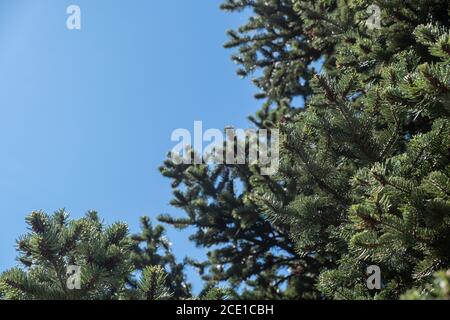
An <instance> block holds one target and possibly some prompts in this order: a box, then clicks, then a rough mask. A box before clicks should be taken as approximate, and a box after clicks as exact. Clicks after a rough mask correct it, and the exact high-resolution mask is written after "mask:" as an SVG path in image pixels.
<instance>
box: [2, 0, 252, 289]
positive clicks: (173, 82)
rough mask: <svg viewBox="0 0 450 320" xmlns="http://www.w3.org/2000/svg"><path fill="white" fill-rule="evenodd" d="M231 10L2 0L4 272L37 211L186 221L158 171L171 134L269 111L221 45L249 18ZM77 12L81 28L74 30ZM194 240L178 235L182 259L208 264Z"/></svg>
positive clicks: (205, 0) (116, 0) (174, 235)
mask: <svg viewBox="0 0 450 320" xmlns="http://www.w3.org/2000/svg"><path fill="white" fill-rule="evenodd" d="M220 3H221V0H175V1H167V0H128V1H125V0H71V1H66V0H57V1H55V0H1V1H0V150H1V151H0V155H1V156H0V271H4V270H5V269H7V268H11V267H13V266H14V265H16V261H15V257H16V252H15V247H14V246H15V240H16V239H17V238H18V236H19V235H21V234H23V233H25V232H26V230H27V229H26V225H25V222H24V218H25V217H26V215H27V214H29V213H30V212H31V211H33V210H44V211H46V212H48V213H52V212H53V211H55V210H57V209H59V208H63V207H64V208H66V209H67V210H68V211H69V212H70V213H71V216H72V217H73V218H79V217H82V216H83V215H84V213H85V212H86V211H88V210H90V209H94V210H96V211H98V212H99V214H100V215H101V217H102V218H103V219H104V220H105V221H106V222H107V223H112V222H114V221H117V220H120V221H125V222H127V223H128V224H129V226H130V229H131V231H132V232H136V231H138V227H139V217H140V216H143V215H148V216H150V217H156V216H157V215H158V214H160V213H171V214H176V215H180V214H182V213H181V212H179V211H177V210H175V209H174V208H172V207H170V206H169V204H168V203H169V201H170V199H171V188H170V180H168V179H166V178H163V177H162V176H161V175H160V173H159V171H158V167H159V166H160V165H161V164H162V162H163V161H164V159H165V155H166V153H167V152H168V151H169V150H170V149H171V148H172V147H173V146H174V145H175V143H174V142H172V141H171V140H170V136H171V133H172V131H173V130H175V129H177V128H186V129H189V130H193V125H194V121H195V120H202V121H203V125H204V128H205V129H208V128H218V129H222V128H223V127H224V126H227V125H234V126H235V127H240V128H247V127H249V126H250V124H249V123H248V121H247V120H246V117H247V116H248V115H250V114H252V113H254V111H256V110H257V108H258V106H259V104H258V102H257V101H255V100H254V99H253V93H254V92H255V89H254V88H253V87H252V85H251V84H250V82H249V81H248V80H241V79H239V78H238V77H237V76H236V75H235V69H236V66H235V65H234V64H233V63H232V62H231V60H230V55H231V54H232V51H230V50H225V49H223V47H222V45H223V43H224V42H225V41H226V39H227V37H226V35H225V32H226V30H227V29H229V28H234V27H237V26H239V25H241V24H243V23H244V22H245V17H244V16H243V15H239V14H230V13H226V12H221V11H220V10H219V5H220ZM71 4H76V5H79V6H80V7H81V14H82V22H81V25H82V30H72V31H70V30H68V29H67V28H66V19H67V17H68V15H67V14H66V8H67V7H68V6H69V5H71ZM188 234H189V233H187V232H179V231H175V230H172V229H169V232H168V237H169V238H170V239H171V241H172V242H173V250H174V253H175V254H176V255H177V256H178V257H179V259H180V260H181V259H182V258H183V257H184V256H185V255H190V256H193V257H197V258H199V257H201V256H202V252H203V251H202V250H198V249H196V248H195V247H194V245H193V244H191V243H189V242H188V240H187V238H188ZM189 276H190V278H191V279H192V280H193V281H194V283H195V285H194V289H195V290H196V291H198V290H199V289H201V284H200V282H199V280H198V278H196V277H195V275H194V273H193V271H192V270H191V271H189Z"/></svg>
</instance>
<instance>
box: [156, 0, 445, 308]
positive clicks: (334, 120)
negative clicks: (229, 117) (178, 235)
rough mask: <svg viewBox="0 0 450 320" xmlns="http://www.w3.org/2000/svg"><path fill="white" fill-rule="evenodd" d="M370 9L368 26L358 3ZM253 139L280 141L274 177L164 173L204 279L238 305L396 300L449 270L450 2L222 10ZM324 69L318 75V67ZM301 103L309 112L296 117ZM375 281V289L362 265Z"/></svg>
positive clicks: (234, 170) (241, 0)
mask: <svg viewBox="0 0 450 320" xmlns="http://www.w3.org/2000/svg"><path fill="white" fill-rule="evenodd" d="M372 4H376V5H377V6H378V7H379V8H380V9H381V27H380V29H376V28H375V29H373V28H368V26H367V24H366V21H367V19H368V18H370V12H368V11H367V9H368V8H369V6H371V5H372ZM222 8H223V9H225V10H229V11H238V12H240V11H243V10H252V12H253V14H252V16H251V17H250V18H249V21H248V23H247V24H246V25H244V26H242V27H241V28H239V29H238V30H236V31H230V32H229V35H230V42H229V43H228V44H227V45H226V47H232V48H237V49H238V52H237V53H236V54H235V55H234V56H233V60H234V61H235V62H237V63H238V64H240V66H241V68H240V69H239V70H238V74H239V75H241V76H253V82H254V83H255V85H256V86H257V87H258V88H259V90H261V92H260V93H258V94H257V98H262V99H265V102H264V104H263V107H262V109H261V110H260V111H258V112H257V113H256V115H255V116H253V117H250V120H251V121H252V122H253V123H254V124H255V126H257V127H258V128H279V129H280V130H281V132H282V147H281V154H282V159H281V168H280V172H279V174H278V175H275V176H271V177H266V176H261V175H260V173H259V169H258V167H257V166H242V165H239V166H232V165H217V166H215V167H211V166H206V165H184V166H175V165H174V164H173V163H171V161H170V160H168V161H166V162H165V165H164V167H163V168H161V171H162V173H163V174H164V175H165V176H167V177H169V178H171V179H172V181H173V187H174V196H175V198H174V200H173V202H172V204H173V205H174V206H176V207H179V208H181V209H183V210H184V211H186V213H187V217H186V218H181V219H174V218H171V217H169V216H163V217H161V221H163V222H167V223H169V224H172V225H174V226H176V227H179V228H184V227H187V226H194V227H196V230H197V231H196V233H195V234H194V235H193V236H192V240H194V241H195V242H196V244H197V245H201V246H204V247H206V248H209V250H210V251H209V259H208V261H207V262H204V263H201V264H198V266H200V267H201V271H203V272H204V278H205V279H206V280H209V281H212V282H217V281H225V280H228V281H229V282H230V283H231V285H232V286H233V287H235V288H237V287H239V286H242V285H244V292H243V294H242V295H241V297H244V298H248V297H256V298H334V299H372V298H377V299H383V298H399V297H400V296H401V294H402V293H404V292H405V291H406V290H408V289H410V288H412V287H416V286H423V285H424V284H426V283H430V282H431V281H432V275H433V274H434V273H435V272H436V271H438V270H441V269H448V268H449V266H450V260H449V259H450V252H449V249H448V248H449V247H450V238H449V235H450V224H449V218H450V206H449V205H450V202H449V192H448V191H449V190H450V185H449V183H450V167H449V159H450V155H449V150H450V140H449V137H450V132H449V125H450V124H449V108H450V100H449V99H450V95H449V94H450V64H449V62H450V49H449V48H450V32H449V28H448V27H449V12H450V6H449V3H448V1H439V0H433V1H424V0H414V1H391V0H389V1H375V3H372V1H363V0H360V1H356V0H355V1H351V0H348V1H345V0H336V1H334V0H323V1H305V0H295V1H288V0H286V1H283V0H273V1H263V0H261V1H259V0H254V1H253V0H252V1H250V0H228V1H226V2H225V3H224V4H223V6H222ZM319 59H321V60H320V62H319V63H320V64H322V69H321V70H320V72H318V71H319V70H315V68H314V67H316V68H317V65H318V62H317V60H319ZM298 98H300V99H301V100H304V101H305V103H304V106H298V105H296V103H297V101H298ZM374 264H375V265H378V266H380V268H381V270H382V279H383V286H382V290H380V291H375V292H374V291H370V290H369V289H368V288H367V287H366V279H367V275H366V268H367V266H370V265H374Z"/></svg>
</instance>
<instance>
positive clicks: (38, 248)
mask: <svg viewBox="0 0 450 320" xmlns="http://www.w3.org/2000/svg"><path fill="white" fill-rule="evenodd" d="M26 221H27V224H28V225H29V229H30V231H29V233H27V234H26V235H24V236H22V237H20V238H19V239H18V241H17V250H18V252H19V256H18V261H19V262H20V267H16V268H13V269H11V270H8V271H6V272H4V273H3V274H2V275H1V276H0V293H1V296H2V297H3V298H4V299H9V300H18V299H21V300H66V299H67V300H117V299H141V300H158V299H169V298H172V297H173V295H174V294H179V293H178V292H177V291H173V292H172V291H171V290H172V289H173V286H169V285H168V284H171V283H172V282H171V281H170V280H169V279H170V277H171V276H174V277H176V279H179V278H180V276H179V275H178V274H177V272H182V270H180V269H176V270H174V269H172V270H171V272H170V273H169V274H168V273H167V272H166V270H165V269H167V268H166V265H167V264H169V265H171V264H173V260H172V256H170V253H169V252H166V253H165V255H164V256H159V253H157V252H153V256H152V257H153V258H152V259H151V260H145V261H144V260H143V259H140V258H138V257H136V254H138V255H139V254H140V251H139V250H138V251H137V252H136V250H137V249H136V241H140V239H139V240H136V239H132V238H131V237H130V236H129V234H128V227H127V225H126V224H124V223H114V224H112V225H110V226H106V225H105V224H104V223H103V222H102V221H101V220H100V218H99V217H98V215H97V213H96V212H93V211H90V212H88V213H87V214H86V216H85V217H84V218H82V219H79V220H71V219H70V218H69V215H68V214H67V213H66V212H65V211H64V210H60V211H57V212H55V214H53V215H51V216H49V215H47V214H45V213H43V212H40V211H39V212H33V213H31V214H30V215H29V216H28V217H27V219H26ZM143 221H144V222H146V223H145V224H144V230H143V233H144V234H147V233H146V232H148V230H150V229H149V228H146V227H149V223H148V220H146V219H144V220H143ZM156 229H157V230H159V231H161V229H160V228H158V227H156ZM159 236H160V234H159V235H158V236H156V237H154V234H153V233H152V234H149V235H148V236H147V237H146V238H145V239H146V241H147V244H148V246H153V247H157V246H159V245H160V243H161V241H162V240H161V239H160V238H159ZM134 238H136V237H134ZM144 257H147V256H144ZM137 261H139V264H136V266H135V265H134V263H136V262H137ZM71 267H76V268H79V269H78V270H79V273H78V275H79V276H80V281H79V285H75V286H73V284H74V283H72V282H71V281H72V277H73V275H74V274H72V273H71V269H70V268H71ZM175 283H177V282H176V281H175Z"/></svg>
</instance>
